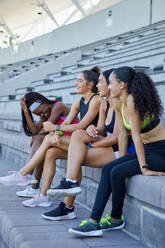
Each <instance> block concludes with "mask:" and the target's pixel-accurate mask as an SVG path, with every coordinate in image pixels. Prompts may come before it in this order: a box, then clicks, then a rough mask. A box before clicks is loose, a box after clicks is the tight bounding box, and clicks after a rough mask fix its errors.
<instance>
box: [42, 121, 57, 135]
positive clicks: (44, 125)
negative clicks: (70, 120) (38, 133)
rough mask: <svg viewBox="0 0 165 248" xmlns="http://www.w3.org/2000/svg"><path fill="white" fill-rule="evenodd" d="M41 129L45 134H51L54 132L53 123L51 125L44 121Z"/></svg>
mask: <svg viewBox="0 0 165 248" xmlns="http://www.w3.org/2000/svg"><path fill="white" fill-rule="evenodd" d="M43 128H44V130H45V131H46V132H51V131H54V130H56V125H54V124H53V123H51V122H50V121H45V122H44V123H43Z"/></svg>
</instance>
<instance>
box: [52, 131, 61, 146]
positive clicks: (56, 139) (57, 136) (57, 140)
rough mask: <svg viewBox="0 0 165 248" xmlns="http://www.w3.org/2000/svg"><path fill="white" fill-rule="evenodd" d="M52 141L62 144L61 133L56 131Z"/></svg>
mask: <svg viewBox="0 0 165 248" xmlns="http://www.w3.org/2000/svg"><path fill="white" fill-rule="evenodd" d="M50 142H51V143H53V144H57V145H59V144H60V134H59V133H54V134H53V135H52V137H51V138H50Z"/></svg>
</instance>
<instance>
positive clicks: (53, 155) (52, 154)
mask: <svg viewBox="0 0 165 248" xmlns="http://www.w3.org/2000/svg"><path fill="white" fill-rule="evenodd" d="M59 155H60V154H59V151H58V150H57V149H56V148H55V147H52V148H49V149H48V150H47V151H46V155H45V159H47V160H48V161H50V160H51V159H53V160H56V159H58V158H59Z"/></svg>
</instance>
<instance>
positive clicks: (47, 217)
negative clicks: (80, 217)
mask: <svg viewBox="0 0 165 248" xmlns="http://www.w3.org/2000/svg"><path fill="white" fill-rule="evenodd" d="M42 217H43V218H44V219H47V220H72V219H75V218H77V217H76V215H75V213H70V214H67V215H64V216H58V217H51V216H46V215H44V214H42Z"/></svg>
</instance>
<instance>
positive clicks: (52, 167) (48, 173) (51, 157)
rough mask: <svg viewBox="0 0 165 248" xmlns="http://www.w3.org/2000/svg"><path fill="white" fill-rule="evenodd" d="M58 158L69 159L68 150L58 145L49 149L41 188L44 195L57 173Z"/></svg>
mask: <svg viewBox="0 0 165 248" xmlns="http://www.w3.org/2000/svg"><path fill="white" fill-rule="evenodd" d="M56 159H67V152H65V151H63V150H61V149H59V148H56V147H52V148H49V149H48V150H47V152H46V156H45V162H44V169H43V182H42V188H41V193H42V194H43V195H47V191H48V189H49V188H50V185H51V182H52V179H53V177H54V175H55V171H56Z"/></svg>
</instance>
